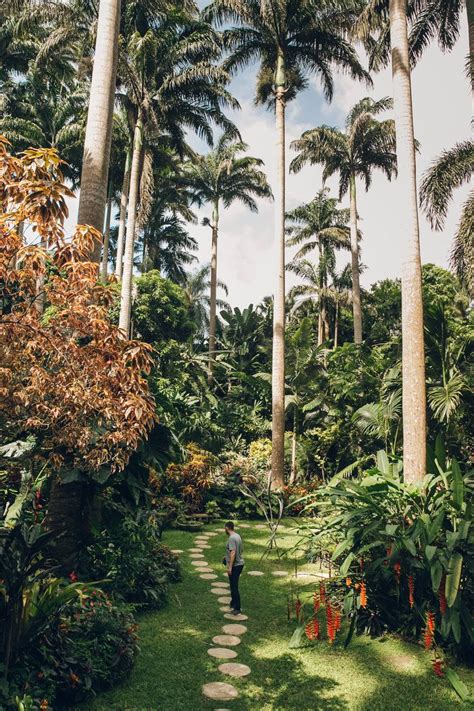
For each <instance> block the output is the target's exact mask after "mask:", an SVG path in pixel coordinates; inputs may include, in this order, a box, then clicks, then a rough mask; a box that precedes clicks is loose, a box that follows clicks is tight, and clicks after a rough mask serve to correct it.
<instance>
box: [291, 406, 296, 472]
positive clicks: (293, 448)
mask: <svg viewBox="0 0 474 711" xmlns="http://www.w3.org/2000/svg"><path fill="white" fill-rule="evenodd" d="M296 427H297V416H296V407H295V408H294V412H293V439H292V442H291V471H290V484H294V483H295V481H296Z"/></svg>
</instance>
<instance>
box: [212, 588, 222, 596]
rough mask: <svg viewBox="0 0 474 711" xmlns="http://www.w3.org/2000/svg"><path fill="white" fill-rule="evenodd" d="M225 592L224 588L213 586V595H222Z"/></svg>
mask: <svg viewBox="0 0 474 711" xmlns="http://www.w3.org/2000/svg"><path fill="white" fill-rule="evenodd" d="M223 592H226V591H225V590H223V589H222V588H211V593H212V594H213V595H222V593H223Z"/></svg>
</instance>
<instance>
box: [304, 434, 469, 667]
mask: <svg viewBox="0 0 474 711" xmlns="http://www.w3.org/2000/svg"><path fill="white" fill-rule="evenodd" d="M429 467H430V471H431V472H433V473H432V474H429V475H427V477H426V478H425V480H424V482H423V485H422V486H421V487H419V488H418V487H415V486H413V485H407V484H404V483H403V481H402V480H401V473H400V467H399V466H398V464H397V463H396V464H391V463H390V462H389V461H388V458H387V457H386V455H385V453H379V456H378V467H377V468H374V469H371V470H369V471H368V472H366V474H364V475H363V476H362V477H361V478H360V479H357V480H356V479H353V480H345V479H342V478H337V477H335V478H334V479H333V480H332V481H331V482H330V483H329V484H328V485H327V486H326V487H322V488H320V489H319V490H318V491H317V492H316V493H315V495H314V497H312V499H311V500H310V501H309V502H308V500H306V501H305V507H306V508H305V510H312V509H315V508H317V510H318V511H319V515H320V518H319V520H317V521H316V522H314V523H312V522H311V523H308V524H307V529H306V531H307V532H306V538H307V543H308V548H309V549H310V550H314V549H316V548H317V547H318V544H319V542H320V541H323V542H324V545H326V546H327V544H328V540H329V541H330V542H331V543H330V545H331V549H332V561H333V564H334V565H335V566H336V570H335V575H336V576H338V580H339V586H340V589H341V591H342V592H343V596H344V614H345V616H346V618H347V620H348V623H349V627H348V640H349V639H350V638H351V636H352V634H353V633H354V632H355V631H359V632H362V631H365V632H368V633H370V634H373V635H376V634H380V633H381V632H383V631H384V630H395V631H398V632H402V633H403V634H406V635H409V636H411V637H413V638H414V639H417V640H421V639H424V638H425V636H426V629H427V622H426V621H427V619H428V618H429V620H430V623H429V627H428V631H429V635H430V640H431V642H432V643H431V642H430V645H429V646H430V649H431V648H436V649H440V648H442V647H449V648H450V649H451V650H453V651H455V652H456V654H458V655H459V656H465V657H468V656H469V655H470V654H472V652H473V651H474V646H473V632H472V617H471V611H472V609H473V606H474V605H473V604H474V588H473V583H472V580H473V572H474V556H473V546H472V542H473V533H472V532H471V530H470V518H471V510H472V505H473V503H474V484H473V480H472V477H471V476H470V474H469V473H465V474H463V473H462V471H461V468H460V466H459V464H458V463H457V462H456V460H449V459H448V458H447V457H446V455H445V453H444V449H443V447H442V445H441V442H440V441H439V440H438V442H437V446H436V451H435V452H434V454H433V457H432V458H430V464H429Z"/></svg>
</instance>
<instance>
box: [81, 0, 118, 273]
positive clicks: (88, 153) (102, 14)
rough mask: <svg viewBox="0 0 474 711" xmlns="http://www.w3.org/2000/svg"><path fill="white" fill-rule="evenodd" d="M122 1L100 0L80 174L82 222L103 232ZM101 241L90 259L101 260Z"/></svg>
mask: <svg viewBox="0 0 474 711" xmlns="http://www.w3.org/2000/svg"><path fill="white" fill-rule="evenodd" d="M120 5H121V2H120V0H100V5H99V17H98V21H97V38H96V45H95V54H94V67H93V70H92V81H91V91H90V97H89V111H88V114H87V127H86V137H85V141H84V154H83V163H82V174H81V193H80V197H79V215H78V218H77V221H78V223H79V224H81V225H92V227H95V228H96V229H97V230H99V231H101V230H102V227H103V224H104V213H105V203H106V201H107V177H108V173H109V162H110V146H111V142H112V118H113V111H114V98H115V79H116V74H117V58H118V36H119V23H120ZM100 247H101V245H100V244H97V245H96V248H95V249H94V251H93V253H92V255H91V258H92V259H93V260H94V261H96V262H99V260H100Z"/></svg>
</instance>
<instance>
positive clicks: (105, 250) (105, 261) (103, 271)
mask: <svg viewBox="0 0 474 711" xmlns="http://www.w3.org/2000/svg"><path fill="white" fill-rule="evenodd" d="M111 218H112V198H111V197H109V199H108V200H107V213H106V215H105V227H104V246H103V247H102V263H101V265H100V278H101V279H102V281H107V268H108V266H109V239H110V220H111Z"/></svg>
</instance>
